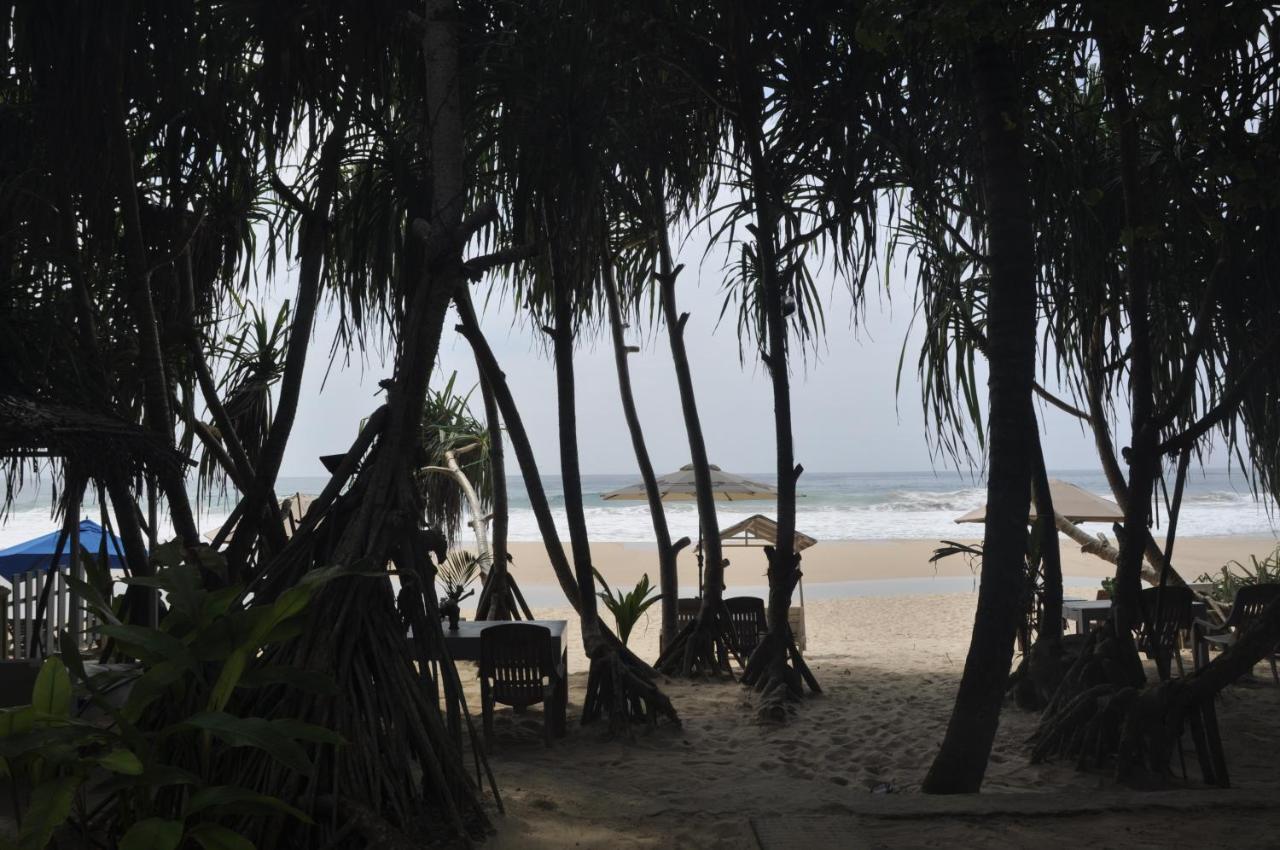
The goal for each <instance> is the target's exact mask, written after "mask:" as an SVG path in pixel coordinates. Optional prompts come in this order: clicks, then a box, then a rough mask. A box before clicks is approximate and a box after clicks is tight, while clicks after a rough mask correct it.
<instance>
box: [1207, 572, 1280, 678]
mask: <svg viewBox="0 0 1280 850" xmlns="http://www.w3.org/2000/svg"><path fill="white" fill-rule="evenodd" d="M1277 598H1280V584H1251V585H1246V586H1245V587H1242V588H1240V589H1239V590H1237V591H1236V598H1235V600H1234V601H1232V603H1231V611H1230V613H1229V614H1227V619H1226V621H1224V622H1223V624H1222V625H1221V626H1216V625H1214V624H1213V623H1210V622H1208V621H1207V620H1196V621H1195V624H1194V634H1195V662H1196V669H1197V670H1199V669H1200V668H1201V667H1203V666H1204V665H1206V664H1208V663H1209V647H1210V646H1211V645H1212V646H1216V647H1218V648H1219V649H1226V648H1227V647H1229V646H1231V645H1232V644H1234V643H1235V642H1236V641H1237V640H1239V639H1240V633H1241V632H1243V631H1244V630H1245V629H1246V628H1248V627H1249V625H1250V624H1252V623H1253V621H1254V620H1256V619H1258V618H1259V617H1261V616H1262V612H1263V611H1265V610H1266V608H1267V606H1268V605H1270V604H1271V603H1272V602H1273V601H1274V600H1275V599H1277ZM1267 660H1268V661H1270V662H1271V675H1272V677H1273V678H1275V680H1276V684H1277V685H1280V671H1278V670H1277V669H1276V653H1275V651H1274V650H1273V651H1272V652H1271V653H1270V654H1269V655H1268V657H1267Z"/></svg>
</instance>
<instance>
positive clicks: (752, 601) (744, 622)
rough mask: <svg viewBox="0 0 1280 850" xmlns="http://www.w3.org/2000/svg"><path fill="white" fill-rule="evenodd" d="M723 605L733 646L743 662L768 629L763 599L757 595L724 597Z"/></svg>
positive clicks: (753, 650)
mask: <svg viewBox="0 0 1280 850" xmlns="http://www.w3.org/2000/svg"><path fill="white" fill-rule="evenodd" d="M724 606H725V607H726V608H728V609H729V621H730V623H731V624H732V626H733V642H734V648H735V649H737V650H738V654H739V655H741V656H742V660H743V661H744V662H745V661H746V660H747V659H748V658H750V657H751V653H753V652H755V651H756V647H757V646H759V645H760V639H761V638H762V637H763V636H764V635H765V634H766V633H767V632H768V631H769V621H768V619H767V618H766V617H765V613H764V600H763V599H761V598H760V597H758V596H734V597H731V598H729V599H726V600H725V601H724Z"/></svg>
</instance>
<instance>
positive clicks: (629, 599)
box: [591, 567, 662, 646]
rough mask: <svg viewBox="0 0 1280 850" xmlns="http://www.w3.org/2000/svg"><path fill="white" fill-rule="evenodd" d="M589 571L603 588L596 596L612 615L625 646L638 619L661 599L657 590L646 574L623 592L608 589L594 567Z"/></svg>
mask: <svg viewBox="0 0 1280 850" xmlns="http://www.w3.org/2000/svg"><path fill="white" fill-rule="evenodd" d="M591 571H592V572H593V573H595V574H596V581H598V582H600V586H601V587H603V588H604V590H602V591H598V592H597V593H596V596H599V597H600V601H601V602H603V603H604V607H606V608H608V609H609V613H611V614H613V619H614V621H615V622H616V623H617V624H618V637H619V639H621V640H622V645H623V646H626V644H627V640H628V639H629V638H630V637H631V630H632V629H633V628H635V625H636V623H637V622H639V621H640V617H641V616H643V615H644V612H645V611H648V610H649V607H650V606H651V605H653V603H655V602H657V601H658V600H659V599H661V598H662V597H661V596H660V595H659V594H658V591H657V588H655V587H653V586H652V585H651V584H649V574H648V573H645V574H644V575H642V576H640V581H638V582H636V586H635V587H634V588H633V589H631V590H630V591H626V592H624V591H622V590H614V589H613V588H611V587H609V582H607V581H605V578H604V576H602V575H600V571H599V570H597V569H596V568H595V567H592V568H591Z"/></svg>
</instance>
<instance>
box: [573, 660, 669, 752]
mask: <svg viewBox="0 0 1280 850" xmlns="http://www.w3.org/2000/svg"><path fill="white" fill-rule="evenodd" d="M654 675H655V674H654V671H653V670H652V669H651V668H650V667H649V666H648V665H646V664H645V663H644V662H642V661H640V660H639V659H638V658H636V657H635V656H634V655H631V653H629V652H626V651H625V650H619V649H615V648H612V647H610V648H606V649H605V650H603V651H602V652H601V653H600V654H599V655H597V656H595V657H593V658H592V659H591V670H590V672H589V673H588V674H587V695H586V698H585V699H584V700H583V703H582V722H583V723H584V724H586V723H591V722H592V721H595V720H598V719H599V718H600V717H601V716H602V715H608V717H609V734H610V735H614V736H622V735H628V736H629V735H630V734H631V733H632V729H633V724H638V723H644V724H647V725H648V726H650V727H656V726H657V725H658V721H659V720H662V719H663V718H665V719H667V720H670V721H671V722H672V723H675V724H676V725H679V723H680V717H679V716H678V715H677V714H676V710H675V707H674V706H673V705H672V704H671V700H670V699H668V698H667V696H666V694H664V693H662V691H660V690H658V686H657V685H656V684H654V681H653V679H654Z"/></svg>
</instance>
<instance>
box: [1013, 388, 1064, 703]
mask: <svg viewBox="0 0 1280 850" xmlns="http://www.w3.org/2000/svg"><path fill="white" fill-rule="evenodd" d="M1031 416H1032V419H1033V421H1034V419H1035V411H1034V410H1033V411H1032V414H1031ZM1032 434H1033V437H1034V440H1035V448H1034V451H1033V452H1032V462H1033V464H1034V465H1033V466H1032V470H1031V473H1032V474H1031V499H1032V501H1033V502H1034V503H1035V506H1036V522H1035V525H1034V532H1035V534H1036V535H1037V536H1038V543H1039V546H1038V549H1039V563H1040V577H1041V580H1042V582H1043V584H1042V588H1041V592H1040V596H1039V599H1038V600H1036V599H1035V598H1034V597H1033V600H1032V604H1033V605H1034V604H1036V603H1037V602H1038V605H1039V614H1040V618H1039V623H1038V628H1037V630H1036V639H1035V643H1033V644H1032V645H1031V646H1029V647H1026V648H1025V651H1026V653H1027V655H1026V657H1025V658H1024V660H1023V664H1024V666H1023V668H1022V670H1021V672H1022V673H1023V674H1025V676H1024V678H1023V680H1022V681H1021V682H1020V683H1019V688H1018V704H1019V705H1020V706H1021V707H1023V708H1027V709H1031V710H1035V711H1039V710H1040V709H1042V708H1044V707H1045V706H1046V705H1048V704H1049V701H1050V700H1052V699H1053V695H1054V692H1056V691H1057V690H1058V686H1059V685H1060V684H1062V677H1063V673H1064V672H1065V668H1064V666H1063V661H1064V660H1063V653H1062V552H1061V550H1060V549H1059V547H1058V526H1057V522H1056V520H1057V516H1058V514H1057V512H1056V511H1055V510H1054V507H1053V494H1052V493H1051V492H1050V491H1049V475H1048V471H1047V470H1046V469H1045V463H1044V450H1043V447H1042V446H1041V444H1040V430H1039V428H1038V427H1036V428H1034V429H1033V431H1032ZM1027 578H1028V580H1029V581H1034V579H1035V575H1034V573H1032V574H1030V575H1028V576H1027ZM1028 638H1029V635H1028Z"/></svg>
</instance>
